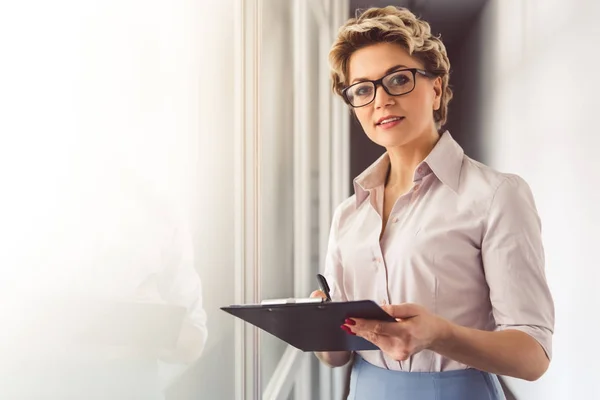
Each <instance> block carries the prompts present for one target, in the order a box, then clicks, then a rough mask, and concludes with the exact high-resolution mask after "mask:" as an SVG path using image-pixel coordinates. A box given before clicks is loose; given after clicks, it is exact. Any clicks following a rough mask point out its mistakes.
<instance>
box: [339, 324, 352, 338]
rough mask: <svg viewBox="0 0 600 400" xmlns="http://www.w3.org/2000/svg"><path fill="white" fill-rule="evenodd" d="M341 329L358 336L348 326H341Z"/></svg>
mask: <svg viewBox="0 0 600 400" xmlns="http://www.w3.org/2000/svg"><path fill="white" fill-rule="evenodd" d="M340 328H342V329H343V330H344V331H345V332H346V333H349V334H351V335H354V336H356V333H354V332H352V331H351V330H350V328H348V327H347V326H346V325H341V326H340Z"/></svg>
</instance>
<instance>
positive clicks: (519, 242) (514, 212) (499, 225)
mask: <svg viewBox="0 0 600 400" xmlns="http://www.w3.org/2000/svg"><path fill="white" fill-rule="evenodd" d="M481 252H482V259H483V267H484V271H485V276H486V280H487V283H488V286H489V288H490V300H491V303H492V311H493V315H494V318H495V321H496V327H497V328H496V329H497V330H505V329H516V330H520V331H523V332H525V333H527V334H528V335H530V336H532V337H533V338H534V339H536V340H537V341H538V342H539V344H540V345H541V346H542V347H543V349H544V351H545V352H546V355H547V356H548V358H549V359H551V358H552V334H553V331H554V303H553V300H552V295H551V293H550V289H549V287H548V284H547V282H546V276H545V272H544V248H543V244H542V239H541V223H540V219H539V216H538V213H537V209H536V206H535V202H534V199H533V195H532V193H531V189H530V188H529V185H528V184H527V183H526V182H525V181H524V180H523V179H521V178H520V177H518V176H516V175H507V176H506V179H505V180H504V181H503V182H502V183H501V184H500V185H499V187H498V189H497V190H496V193H495V195H494V197H493V199H492V201H491V204H490V209H489V214H488V218H487V221H486V226H485V230H484V235H483V241H482V249H481Z"/></svg>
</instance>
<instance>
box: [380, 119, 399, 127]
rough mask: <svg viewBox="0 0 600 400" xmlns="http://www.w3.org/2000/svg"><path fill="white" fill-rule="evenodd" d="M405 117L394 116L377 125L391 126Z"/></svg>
mask: <svg viewBox="0 0 600 400" xmlns="http://www.w3.org/2000/svg"><path fill="white" fill-rule="evenodd" d="M403 119H404V117H394V118H388V119H385V120H383V121H381V122H379V123H377V124H375V125H377V126H382V127H387V126H391V125H395V124H397V123H398V122H400V121H402V120H403Z"/></svg>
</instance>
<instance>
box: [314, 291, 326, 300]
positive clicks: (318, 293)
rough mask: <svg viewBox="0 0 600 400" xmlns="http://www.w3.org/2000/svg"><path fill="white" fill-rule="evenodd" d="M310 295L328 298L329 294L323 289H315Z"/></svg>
mask: <svg viewBox="0 0 600 400" xmlns="http://www.w3.org/2000/svg"><path fill="white" fill-rule="evenodd" d="M310 297H321V298H322V299H327V295H326V294H325V293H323V291H321V290H315V291H314V292H312V293H311V294H310Z"/></svg>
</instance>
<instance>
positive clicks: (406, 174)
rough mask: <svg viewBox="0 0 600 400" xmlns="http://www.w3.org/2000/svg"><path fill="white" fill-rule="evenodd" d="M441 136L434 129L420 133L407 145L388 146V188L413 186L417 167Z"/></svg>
mask: <svg viewBox="0 0 600 400" xmlns="http://www.w3.org/2000/svg"><path fill="white" fill-rule="evenodd" d="M439 138H440V135H439V133H438V132H437V130H435V129H434V130H433V131H432V132H431V133H427V134H423V135H420V136H419V137H418V138H417V139H415V140H413V141H412V142H410V143H407V144H406V145H403V146H398V147H390V148H388V149H387V153H388V155H389V157H390V170H389V172H388V176H387V179H386V184H385V186H386V188H399V189H405V188H409V187H411V186H412V182H413V174H414V171H415V169H416V168H417V166H418V165H419V164H420V163H421V162H422V161H423V160H424V159H425V158H426V157H427V155H428V154H429V153H430V152H431V150H432V149H433V147H434V146H435V144H436V143H437V141H438V140H439Z"/></svg>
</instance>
